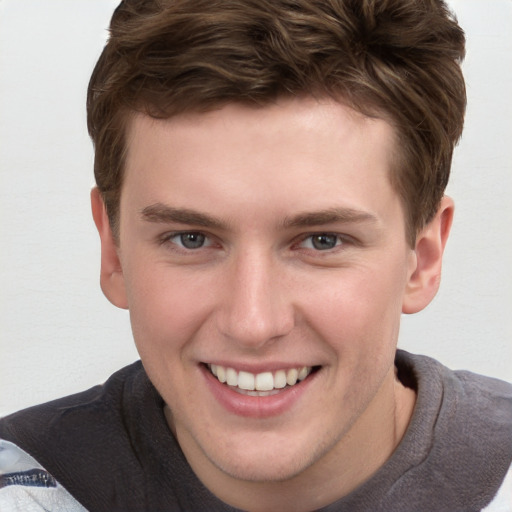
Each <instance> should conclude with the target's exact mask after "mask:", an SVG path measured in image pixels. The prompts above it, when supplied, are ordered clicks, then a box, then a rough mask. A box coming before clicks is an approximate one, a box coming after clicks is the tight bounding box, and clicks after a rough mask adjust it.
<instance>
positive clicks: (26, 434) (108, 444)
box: [0, 362, 153, 510]
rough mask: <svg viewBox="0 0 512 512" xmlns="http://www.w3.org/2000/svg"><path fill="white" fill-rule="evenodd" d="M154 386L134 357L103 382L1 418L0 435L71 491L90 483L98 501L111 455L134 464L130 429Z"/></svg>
mask: <svg viewBox="0 0 512 512" xmlns="http://www.w3.org/2000/svg"><path fill="white" fill-rule="evenodd" d="M152 390H153V388H152V386H151V384H150V383H149V380H148V379H147V376H146V374H145V372H144V370H143V368H142V365H141V364H140V362H137V363H134V364H132V365H130V366H127V367H126V368H123V369H122V370H119V371H118V372H116V373H114V374H113V375H112V376H111V377H110V378H109V379H108V380H107V381H106V382H105V383H104V384H102V385H99V386H95V387H93V388H91V389H89V390H87V391H84V392H82V393H78V394H74V395H70V396H67V397H64V398H60V399H58V400H54V401H51V402H48V403H45V404H42V405H38V406H35V407H30V408H28V409H25V410H22V411H19V412H16V413H14V414H11V415H10V416H7V417H5V418H2V419H0V439H3V440H4V441H8V442H10V443H12V444H13V445H15V446H16V447H18V448H19V449H21V450H22V451H24V452H26V453H27V454H29V456H31V457H33V459H34V460H35V461H37V463H38V464H39V467H40V468H44V469H45V470H47V471H48V473H49V474H51V475H52V477H53V478H55V480H56V481H57V482H60V483H61V484H62V485H63V486H64V487H65V488H66V489H67V490H68V491H69V492H70V493H71V494H73V495H74V496H82V495H83V494H84V493H83V492H82V488H84V489H87V491H86V492H89V490H90V489H93V490H94V492H95V493H97V494H98V500H99V501H100V500H102V499H106V496H103V494H104V493H108V492H109V489H108V486H107V487H106V486H105V475H108V474H110V473H111V472H112V461H113V460H116V464H119V465H120V466H121V467H126V468H129V469H130V470H131V469H132V468H134V467H135V468H136V467H137V461H136V455H134V454H133V450H132V449H131V446H132V443H131V438H130V432H129V429H130V428H131V426H132V425H134V424H136V423H137V421H139V420H140V414H139V413H138V412H137V410H136V409H137V406H138V401H143V400H144V399H147V397H148V396H149V397H152V396H153V395H152ZM142 396H143V397H144V398H141V397H142ZM29 491H30V494H31V495H33V494H34V492H35V491H34V489H33V488H31V489H29ZM20 492H21V493H22V494H24V495H26V494H27V488H26V487H23V488H20V487H17V488H14V487H13V488H11V489H8V494H12V493H16V494H19V493H20ZM37 492H40V491H37ZM14 510H16V509H14ZM20 510H24V509H23V508H21V509H20Z"/></svg>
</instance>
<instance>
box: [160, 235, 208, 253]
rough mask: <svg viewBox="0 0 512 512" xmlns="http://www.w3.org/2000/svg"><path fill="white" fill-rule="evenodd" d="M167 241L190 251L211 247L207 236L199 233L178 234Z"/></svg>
mask: <svg viewBox="0 0 512 512" xmlns="http://www.w3.org/2000/svg"><path fill="white" fill-rule="evenodd" d="M167 241H168V242H171V243H173V244H176V245H178V246H181V247H183V248H184V249H189V250H193V249H200V248H201V247H207V246H209V245H211V242H210V241H209V239H208V238H207V237H206V235H204V234H203V233H199V232H197V231H190V232H184V233H176V234H173V235H170V236H169V237H167Z"/></svg>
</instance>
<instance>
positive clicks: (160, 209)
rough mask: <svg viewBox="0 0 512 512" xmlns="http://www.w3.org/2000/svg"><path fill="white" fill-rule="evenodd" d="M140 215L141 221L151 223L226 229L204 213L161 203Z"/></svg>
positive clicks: (215, 219) (223, 224) (224, 224)
mask: <svg viewBox="0 0 512 512" xmlns="http://www.w3.org/2000/svg"><path fill="white" fill-rule="evenodd" d="M140 215H141V217H142V219H143V220H145V221H147V222H153V223H160V224H172V223H176V224H188V225H191V226H201V227H204V228H215V229H221V230H227V229H228V225H227V224H226V223H225V222H223V221H221V220H220V219H217V218H215V217H212V216H211V215H208V214H206V213H201V212H198V211H196V210H191V209H189V208H174V207H172V206H168V205H165V204H162V203H155V204H152V205H150V206H146V207H145V208H143V209H142V210H141V212H140Z"/></svg>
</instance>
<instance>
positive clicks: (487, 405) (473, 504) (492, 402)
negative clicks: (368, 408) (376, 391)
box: [397, 352, 512, 510]
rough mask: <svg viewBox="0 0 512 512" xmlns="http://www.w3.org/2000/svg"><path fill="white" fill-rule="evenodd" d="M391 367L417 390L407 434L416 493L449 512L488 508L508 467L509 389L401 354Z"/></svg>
mask: <svg viewBox="0 0 512 512" xmlns="http://www.w3.org/2000/svg"><path fill="white" fill-rule="evenodd" d="M397 365H398V366H399V372H400V371H402V372H403V373H406V374H408V375H409V378H410V379H411V380H413V381H414V382H415V383H416V387H417V403H416V408H415V412H414V415H413V419H412V420H411V425H410V428H409V434H411V431H414V434H415V437H414V438H413V439H414V442H413V443H412V444H413V445H414V447H413V449H417V447H418V446H419V445H420V444H421V443H422V446H423V451H422V455H421V462H419V463H418V464H416V465H415V467H414V469H411V470H410V471H409V474H410V475H415V476H416V477H417V478H416V481H418V480H417V479H418V478H421V481H422V482H423V483H422V485H423V487H424V489H423V491H424V492H418V494H420V495H422V498H424V499H427V498H426V497H427V496H429V498H428V499H430V500H431V503H432V502H436V500H439V503H441V502H446V501H448V502H451V503H453V504H454V505H453V506H452V509H450V510H480V509H481V508H483V507H485V506H487V505H489V503H491V502H492V500H493V499H494V497H495V496H496V494H497V493H498V490H499V489H500V488H501V487H502V485H504V484H503V482H504V481H505V477H506V475H507V473H508V472H509V471H510V467H511V464H512V384H510V383H507V382H504V381H501V380H498V379H494V378H491V377H485V376H482V375H477V374H474V373H471V372H468V371H453V370H450V369H449V368H447V367H445V366H443V365H442V364H441V363H439V362H438V361H436V360H434V359H432V358H429V357H426V356H418V355H412V354H408V353H405V352H400V353H399V354H397ZM409 439H410V437H409ZM408 446H409V449H411V446H412V445H408ZM461 503H464V504H465V505H464V506H465V507H466V508H464V507H461V506H459V505H458V506H455V504H461ZM439 510H444V509H442V508H439ZM489 510H492V509H489Z"/></svg>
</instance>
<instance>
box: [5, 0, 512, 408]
mask: <svg viewBox="0 0 512 512" xmlns="http://www.w3.org/2000/svg"><path fill="white" fill-rule="evenodd" d="M450 3H451V5H452V6H453V7H454V9H455V11H456V12H457V14H458V18H459V22H460V24H461V25H462V26H463V28H464V29H465V30H466V33H467V39H468V45H467V52H468V55H467V59H466V63H465V65H464V70H465V73H466V79H467V87H468V97H469V106H468V114H467V121H466V129H465V133H464V136H463V140H462V142H461V144H460V146H459V148H458V149H457V152H456V155H455V160H454V167H453V174H452V181H451V184H450V186H449V193H450V195H452V196H453V197H454V198H455V200H456V205H457V210H456V219H455V224H454V228H453V231H452V237H451V240H450V241H449V244H448V248H447V252H446V257H445V267H444V277H443V283H442V286H441V292H440V293H439V295H438V297H437V298H436V299H435V301H434V302H433V304H432V305H431V306H429V307H428V308H427V310H426V311H424V312H422V313H420V314H417V315H413V316H411V317H404V319H403V325H402V332H401V336H400V345H401V346H402V347H404V348H406V349H408V350H410V351H413V352H417V353H426V354H429V355H432V356H434V357H436V358H438V359H440V360H441V361H442V362H444V363H445V364H447V365H448V366H450V367H452V368H466V369H470V370H473V371H476V372H480V373H485V374H488V375H493V376H496V377H500V378H503V379H507V380H510V381H512V229H511V226H512V204H511V202H512V149H511V148H512V93H511V91H512V57H511V55H512V31H511V30H510V27H512V1H511V0H492V1H489V0H452V1H451V2H450ZM116 4H117V0H47V1H44V2H41V1H40V0H0V351H1V352H0V415H2V414H5V413H8V412H11V411H14V410H16V409H19V408H22V407H25V406H28V405H31V404H35V403H39V402H42V401H47V400H49V399H52V398H56V397H59V396H62V395H65V394H69V393H73V392H76V391H80V390H82V389H85V388H87V387H90V386H92V385H94V384H97V383H100V382H102V381H104V380H105V379H106V378H107V377H108V376H109V375H110V374H111V373H112V372H113V371H115V370H116V369H118V368H120V367H121V366H123V365H125V364H127V363H130V362H132V361H133V360H135V359H136V358H137V354H136V351H135V348H134V346H133V342H132V338H131V332H130V327H129V319H128V314H127V313H126V312H125V311H121V310H118V309H116V308H114V307H113V306H111V305H110V303H108V302H107V300H106V299H105V298H104V297H103V296H102V294H101V291H100V288H99V239H98V237H97V235H96V232H95V229H94V226H93V223H92V220H91V216H90V211H89V190H90V188H91V186H92V185H93V177H92V161H93V153H92V145H91V143H90V141H89V139H88V136H87V131H86V120H85V93H86V87H87V82H88V79H89V76H90V73H91V71H92V68H93V66H94V63H95V61H96V59H97V58H98V56H99V53H100V51H101V48H102V46H103V44H104V41H105V38H106V36H107V32H106V27H107V26H108V22H109V19H110V16H111V14H112V11H113V9H114V7H115V5H116Z"/></svg>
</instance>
